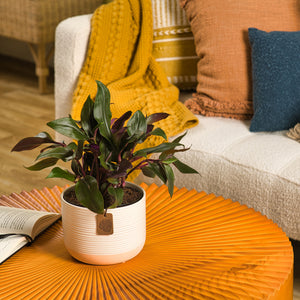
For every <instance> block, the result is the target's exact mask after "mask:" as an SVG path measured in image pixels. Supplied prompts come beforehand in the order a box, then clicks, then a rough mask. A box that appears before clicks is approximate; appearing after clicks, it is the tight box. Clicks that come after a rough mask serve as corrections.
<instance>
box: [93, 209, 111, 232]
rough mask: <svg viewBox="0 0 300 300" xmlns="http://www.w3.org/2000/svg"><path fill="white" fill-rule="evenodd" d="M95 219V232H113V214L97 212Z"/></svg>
mask: <svg viewBox="0 0 300 300" xmlns="http://www.w3.org/2000/svg"><path fill="white" fill-rule="evenodd" d="M96 219H97V234H98V235H110V234H113V233H114V225H113V215H112V214H105V215H104V214H103V215H102V214H99V215H97V216H96Z"/></svg>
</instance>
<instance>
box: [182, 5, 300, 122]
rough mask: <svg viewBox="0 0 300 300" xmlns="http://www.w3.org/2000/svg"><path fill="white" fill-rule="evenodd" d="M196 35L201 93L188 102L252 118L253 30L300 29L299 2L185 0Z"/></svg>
mask: <svg viewBox="0 0 300 300" xmlns="http://www.w3.org/2000/svg"><path fill="white" fill-rule="evenodd" d="M180 2H181V6H182V7H183V8H184V9H185V12H186V14H187V17H188V20H189V22H190V24H191V28H192V31H193V34H194V38H195V44H196V52H197V55H198V57H199V58H200V60H199V61H198V65H197V81H198V84H197V93H195V94H194V96H193V98H192V99H189V100H187V102H186V105H187V106H188V107H189V108H190V109H191V110H192V111H193V112H194V113H198V114H202V115H206V116H220V117H228V118H235V119H250V118H251V117H252V114H253V108H252V82H251V56H250V45H249V40H248V34H247V31H248V28H249V27H256V28H260V29H261V30H264V31H274V30H276V31H297V30H300V9H299V5H298V0H243V1H232V0H210V1H208V0H180Z"/></svg>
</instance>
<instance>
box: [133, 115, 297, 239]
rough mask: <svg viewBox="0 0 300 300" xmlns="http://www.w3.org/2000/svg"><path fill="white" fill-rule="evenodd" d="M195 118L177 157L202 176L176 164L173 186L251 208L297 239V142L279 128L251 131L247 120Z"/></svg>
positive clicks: (145, 178)
mask: <svg viewBox="0 0 300 300" xmlns="http://www.w3.org/2000/svg"><path fill="white" fill-rule="evenodd" d="M198 118H199V125H198V126H197V127H195V128H192V129H190V130H189V131H188V133H187V135H186V136H185V137H184V139H183V140H182V142H183V143H184V144H185V145H186V146H190V147H191V149H190V150H189V151H187V152H183V153H178V154H177V155H176V156H177V157H178V158H179V159H181V160H182V161H183V162H185V163H187V164H188V165H191V166H193V168H195V169H196V170H198V171H199V173H200V175H194V174H193V175H190V174H188V175H187V174H181V173H179V172H178V171H177V170H176V169H175V170H174V172H175V184H176V186H177V187H179V188H181V187H186V188H187V189H196V190H198V191H202V190H204V191H205V192H207V193H213V194H215V195H217V196H223V197H225V198H231V199H232V200H233V201H238V202H240V203H242V204H245V205H247V206H249V207H252V208H254V209H255V210H257V211H260V212H261V213H263V214H264V215H266V216H267V217H268V218H270V219H272V220H273V221H274V222H275V223H277V224H278V225H279V226H280V227H281V228H282V229H283V230H284V231H285V232H286V233H287V235H288V236H289V237H291V238H294V239H298V240H299V239H300V201H299V195H300V152H299V144H298V143H297V142H296V141H294V140H292V139H289V138H288V137H287V136H286V135H285V132H283V131H281V132H279V131H277V132H274V133H253V132H250V131H249V125H250V121H240V120H234V119H228V118H219V117H204V116H198ZM139 180H140V181H146V182H148V183H150V182H151V181H152V180H153V179H150V181H149V179H148V178H147V177H143V176H141V177H140V178H139ZM156 183H158V184H159V180H157V181H156Z"/></svg>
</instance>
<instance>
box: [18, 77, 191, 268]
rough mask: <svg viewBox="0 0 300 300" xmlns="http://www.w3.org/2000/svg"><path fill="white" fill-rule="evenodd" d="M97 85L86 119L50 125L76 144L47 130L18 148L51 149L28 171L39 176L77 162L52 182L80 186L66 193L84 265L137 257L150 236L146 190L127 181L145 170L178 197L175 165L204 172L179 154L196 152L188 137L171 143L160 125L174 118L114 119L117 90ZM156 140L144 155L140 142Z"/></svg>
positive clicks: (67, 227) (73, 247) (72, 241)
mask: <svg viewBox="0 0 300 300" xmlns="http://www.w3.org/2000/svg"><path fill="white" fill-rule="evenodd" d="M97 86H98V89H97V94H96V97H95V100H94V101H93V100H92V99H91V98H90V97H88V98H87V100H86V102H85V104H84V106H83V109H82V112H81V120H80V121H76V120H74V119H73V118H72V117H71V116H68V117H65V118H61V119H57V120H54V121H51V122H49V123H47V125H48V126H49V127H51V128H52V129H54V130H55V131H57V132H59V133H60V134H63V135H65V136H66V137H68V138H71V139H72V141H71V142H69V143H65V142H64V141H62V142H57V141H55V140H54V139H53V138H52V137H51V135H50V134H49V133H47V132H41V133H39V134H38V135H37V136H35V137H27V138H24V139H22V140H21V141H19V142H18V143H17V144H16V145H15V147H14V148H13V149H12V151H24V150H32V149H34V148H37V147H39V146H42V145H43V147H42V149H41V151H40V153H39V155H38V156H37V158H36V160H37V162H36V163H35V164H34V165H32V166H30V167H27V169H29V170H32V171H37V170H41V169H44V168H47V167H52V166H54V165H56V163H57V162H58V161H60V160H62V161H63V162H66V163H69V164H70V166H69V167H70V168H69V169H70V170H66V169H62V168H60V167H58V166H55V167H53V168H52V170H51V172H50V174H49V175H48V177H47V178H54V177H58V178H65V179H67V180H69V181H71V182H73V183H74V185H72V186H71V187H70V188H68V189H66V190H65V191H64V192H63V193H62V196H61V200H62V221H63V230H64V242H65V246H66V248H67V250H68V251H69V252H70V254H71V255H72V256H73V257H75V258H77V259H78V260H80V261H83V262H86V263H90V264H113V263H118V262H123V261H126V260H128V259H130V258H132V257H134V256H135V255H137V254H138V253H139V252H140V251H141V249H142V248H143V246H144V243H145V237H146V217H145V215H146V213H145V210H146V209H145V207H146V205H145V192H144V191H143V190H142V189H141V187H139V186H137V185H135V184H133V183H129V182H126V179H127V177H128V176H129V175H130V174H132V172H134V171H137V170H141V171H142V172H143V173H144V174H145V175H146V176H150V177H155V176H158V177H159V178H160V179H161V180H162V181H163V182H164V183H165V184H167V186H168V190H169V193H170V195H171V196H172V194H173V188H174V173H173V170H172V167H171V165H174V166H175V167H176V168H177V169H178V170H179V171H180V172H182V173H197V172H196V171H195V170H194V169H193V168H191V167H189V166H187V165H185V164H184V163H182V162H180V161H179V160H178V159H177V158H176V157H175V156H174V154H175V153H176V152H179V151H186V150H188V149H187V148H185V147H184V145H182V144H181V143H180V141H181V139H182V137H183V136H184V135H181V136H179V137H177V138H176V139H174V140H173V141H172V142H168V141H167V137H166V134H165V132H164V131H163V130H162V129H161V128H158V127H156V128H155V127H154V125H153V124H154V123H155V122H158V121H160V120H163V119H165V118H167V117H168V114H166V113H155V114H152V115H150V116H144V115H143V113H142V112H141V111H136V112H135V113H134V114H132V112H130V111H128V112H126V113H124V114H123V115H122V116H121V117H119V118H117V119H112V114H111V110H110V93H109V90H108V89H107V87H106V86H105V85H104V84H103V83H101V82H99V81H97ZM153 136H157V137H159V138H161V139H162V140H164V141H163V142H162V143H161V144H159V145H157V146H155V147H148V148H144V149H139V150H137V148H136V147H137V146H138V145H140V144H142V143H143V142H144V141H145V140H147V139H148V138H150V137H153ZM152 154H156V157H155V158H153V157H151V155H152ZM158 155H159V156H158ZM128 195H130V196H135V198H133V197H131V198H130V197H129V198H128Z"/></svg>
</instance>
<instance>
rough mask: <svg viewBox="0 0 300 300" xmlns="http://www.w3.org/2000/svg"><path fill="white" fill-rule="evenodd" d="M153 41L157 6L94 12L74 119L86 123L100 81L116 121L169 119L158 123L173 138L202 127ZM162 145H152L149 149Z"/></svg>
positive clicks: (129, 0) (146, 2) (139, 1)
mask: <svg viewBox="0 0 300 300" xmlns="http://www.w3.org/2000/svg"><path fill="white" fill-rule="evenodd" d="M152 37H153V28H152V7H151V0H114V1H112V2H110V3H109V4H103V5H101V6H100V7H99V8H98V9H97V10H96V11H95V12H94V14H93V17H92V21H91V35H90V41H89V46H88V51H87V57H86V61H85V63H84V66H83V68H82V70H81V73H80V77H79V81H78V84H77V88H76V90H75V92H74V96H73V106H72V117H73V118H74V119H76V120H79V119H80V113H81V109H82V106H83V104H84V102H85V100H86V98H87V96H88V95H91V97H92V99H93V98H94V97H95V95H96V90H97V85H96V82H95V80H100V81H102V82H103V83H104V84H105V85H107V87H108V89H109V90H110V93H111V103H112V104H111V111H112V116H113V118H115V117H120V116H121V115H122V114H123V113H124V112H126V111H128V110H131V111H132V112H135V111H136V110H141V111H142V112H143V113H144V115H150V114H152V113H156V112H166V113H169V114H170V116H169V117H168V118H167V119H165V120H162V121H160V122H158V123H157V126H159V127H161V128H162V129H163V130H164V131H165V132H166V134H167V136H169V137H170V136H174V135H176V134H178V133H180V132H182V131H184V130H185V129H188V128H190V127H192V126H194V125H196V124H197V122H198V120H197V118H196V117H195V116H194V115H193V114H192V113H191V112H190V111H189V110H188V109H187V108H186V107H185V106H184V105H183V104H182V103H180V102H179V101H178V96H179V91H178V89H177V88H176V87H175V86H173V85H171V84H170V83H169V82H168V80H167V77H166V75H165V73H164V71H163V70H162V68H161V67H160V66H159V65H158V63H157V62H156V61H155V59H154V58H153V57H152ZM156 142H157V141H156V140H155V139H152V140H151V142H150V143H149V142H148V144H147V146H152V144H153V143H154V144H155V143H156ZM160 142H161V141H160Z"/></svg>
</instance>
